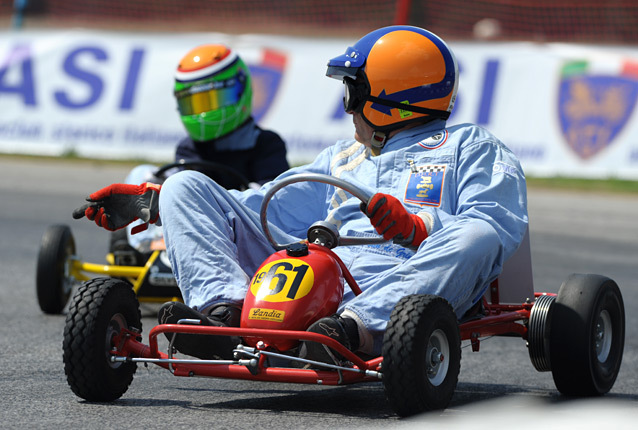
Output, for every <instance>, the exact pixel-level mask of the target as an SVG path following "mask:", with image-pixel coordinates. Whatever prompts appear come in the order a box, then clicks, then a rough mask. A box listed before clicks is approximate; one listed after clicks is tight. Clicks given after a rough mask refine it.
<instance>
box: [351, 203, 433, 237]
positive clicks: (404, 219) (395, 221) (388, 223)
mask: <svg viewBox="0 0 638 430" xmlns="http://www.w3.org/2000/svg"><path fill="white" fill-rule="evenodd" d="M361 210H362V211H363V213H365V214H366V215H367V216H368V218H370V223H371V224H372V226H373V227H374V229H375V230H376V231H377V233H379V234H380V235H383V238H384V239H386V240H392V241H393V242H394V243H397V244H399V245H403V246H406V247H410V248H418V246H419V245H420V244H421V242H423V241H424V240H425V238H426V237H428V230H427V228H426V227H425V222H423V220H422V219H421V217H419V216H418V215H414V214H411V213H409V212H408V211H407V209H406V208H405V207H404V206H403V205H402V204H401V202H400V201H399V200H398V199H397V198H396V197H393V196H391V195H389V194H383V193H377V194H375V195H373V196H372V197H371V198H370V201H368V204H367V206H366V205H364V204H363V203H362V204H361Z"/></svg>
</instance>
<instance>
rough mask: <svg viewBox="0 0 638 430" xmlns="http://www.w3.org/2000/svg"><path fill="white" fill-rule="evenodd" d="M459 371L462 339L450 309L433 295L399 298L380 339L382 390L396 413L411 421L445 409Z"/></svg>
mask: <svg viewBox="0 0 638 430" xmlns="http://www.w3.org/2000/svg"><path fill="white" fill-rule="evenodd" d="M440 354H443V356H440ZM426 357H429V358H427V359H426ZM441 359H442V360H441ZM460 369H461V335H460V333H459V326H458V322H457V318H456V315H455V314H454V311H453V310H452V307H451V306H450V304H449V303H448V302H447V301H446V300H445V299H443V298H442V297H437V296H431V295H411V296H406V297H403V298H402V299H401V300H400V301H399V302H398V303H397V305H396V306H395V307H394V310H393V311H392V314H391V316H390V321H389V322H388V327H387V329H386V332H385V335H384V338H383V363H382V372H383V385H384V387H385V393H386V397H387V398H388V401H389V402H390V404H391V405H392V408H393V409H394V411H395V412H396V413H397V414H398V415H399V416H409V415H414V414H418V413H421V412H425V411H429V410H436V409H444V408H446V407H447V406H448V405H449V404H450V400H451V399H452V396H453V395H454V390H455V389H456V384H457V382H458V377H459V371H460Z"/></svg>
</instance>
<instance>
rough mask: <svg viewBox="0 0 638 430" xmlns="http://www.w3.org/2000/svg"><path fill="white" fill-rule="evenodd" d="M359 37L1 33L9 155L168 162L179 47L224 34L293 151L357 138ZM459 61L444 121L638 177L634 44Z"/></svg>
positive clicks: (1, 119)
mask: <svg viewBox="0 0 638 430" xmlns="http://www.w3.org/2000/svg"><path fill="white" fill-rule="evenodd" d="M354 42H356V40H344V39H330V38H316V39H310V38H293V37H280V36H265V35H241V36H233V35H228V34H217V33H187V34H168V33H121V32H118V33H115V32H114V33H111V32H98V31H90V30H82V29H75V30H69V31H5V32H0V152H4V153H24V154H43V155H60V154H65V153H74V154H78V155H81V156H88V157H100V158H114V159H117V158H144V159H148V160H157V161H171V160H172V158H173V152H174V148H175V145H176V144H177V142H178V141H179V140H180V139H181V138H182V137H184V136H185V131H184V128H183V126H182V124H181V122H180V119H179V115H178V113H177V109H176V103H175V100H174V97H173V82H174V72H175V69H176V67H177V63H178V62H179V60H180V58H181V57H182V56H183V55H184V54H185V53H186V52H188V51H189V50H190V49H192V48H194V47H195V46H198V45H201V44H206V43H225V44H228V45H229V46H231V47H232V48H234V49H236V50H237V52H238V53H239V54H240V55H241V56H242V57H243V58H244V60H245V62H246V63H247V65H248V66H249V68H250V70H251V73H252V76H253V86H254V98H253V115H254V117H255V119H256V120H257V121H258V123H259V124H260V125H261V126H262V127H263V128H268V129H272V130H274V131H276V132H278V133H279V134H280V135H281V136H282V137H283V138H284V140H285V141H286V143H287V146H288V154H289V161H290V162H291V163H292V164H301V163H304V162H308V161H311V160H312V159H313V158H314V157H315V156H316V155H317V154H318V153H319V152H320V151H321V150H322V149H323V148H325V147H327V146H329V145H331V144H332V143H334V142H336V141H337V140H340V139H349V138H352V136H353V126H352V119H351V117H350V115H347V114H346V113H345V112H344V111H343V108H342V97H343V85H342V84H341V83H340V82H339V81H336V80H334V79H330V78H327V77H326V76H325V72H326V62H327V60H328V59H330V58H332V57H335V56H337V55H340V54H342V53H343V52H345V50H346V48H347V47H348V46H349V45H352V44H353V43H354ZM450 47H451V48H452V49H453V50H454V52H455V53H456V56H457V59H458V62H459V66H460V85H459V95H458V102H457V105H456V107H455V111H454V112H453V114H452V116H451V118H450V120H449V121H448V124H449V125H454V124H459V123H464V122H471V123H475V124H478V125H481V126H483V127H486V128H487V129H489V130H490V131H492V132H493V133H494V134H495V135H496V136H497V137H499V138H500V139H501V140H502V141H503V142H504V143H505V144H506V145H507V146H509V147H510V148H511V149H512V150H513V151H514V152H515V153H516V154H517V155H518V157H519V158H520V160H521V162H522V164H523V167H524V169H525V171H526V173H528V174H530V175H534V176H572V177H617V178H627V179H638V121H637V120H636V115H638V114H637V113H636V109H635V105H636V100H637V98H638V48H632V47H610V46H584V45H566V44H536V43H531V42H530V43H525V42H517V43H471V42H464V43H461V42H456V43H455V42H451V43H450Z"/></svg>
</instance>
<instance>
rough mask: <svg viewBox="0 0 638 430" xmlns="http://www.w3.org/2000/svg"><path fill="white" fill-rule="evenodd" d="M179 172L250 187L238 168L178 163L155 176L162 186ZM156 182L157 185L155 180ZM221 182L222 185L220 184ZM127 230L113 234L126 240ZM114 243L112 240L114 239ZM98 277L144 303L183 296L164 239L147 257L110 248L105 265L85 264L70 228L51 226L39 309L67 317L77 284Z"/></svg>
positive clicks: (40, 266) (41, 266) (41, 265)
mask: <svg viewBox="0 0 638 430" xmlns="http://www.w3.org/2000/svg"><path fill="white" fill-rule="evenodd" d="M176 169H194V170H199V171H201V172H203V173H205V174H207V175H208V176H211V177H212V178H213V179H215V180H219V178H220V177H225V178H231V181H232V182H234V183H237V184H240V186H239V189H246V188H248V186H249V182H248V180H247V179H246V178H245V177H244V176H243V175H242V174H241V173H239V172H237V171H236V170H235V169H233V168H231V167H229V166H226V165H222V164H219V163H214V162H208V161H206V162H203V161H191V162H186V161H179V162H176V163H171V164H167V165H164V166H162V167H160V168H159V169H158V170H157V171H155V172H154V176H155V177H156V179H157V182H158V183H161V182H163V181H164V180H165V179H166V177H167V176H168V175H169V174H170V173H171V172H174V171H175V170H176ZM152 182H153V181H152ZM220 183H222V182H220ZM125 233H126V232H125V231H124V230H119V231H117V232H115V233H114V235H117V236H119V238H120V239H122V238H126V235H125ZM111 242H112V243H113V239H112V240H111ZM98 277H111V278H118V279H122V280H125V281H127V282H128V283H130V284H131V285H132V286H133V291H134V292H135V294H136V295H137V299H138V300H139V302H140V303H164V302H167V301H173V300H181V293H180V291H179V288H177V282H176V281H175V278H174V276H173V273H172V271H171V267H170V263H169V261H168V257H167V255H166V246H165V245H164V241H163V239H160V240H157V241H155V242H154V243H152V244H151V247H150V251H149V252H146V253H144V254H142V253H139V252H138V251H136V250H134V249H132V248H130V247H129V249H113V247H112V246H111V249H110V250H109V253H108V254H107V255H106V264H100V263H91V262H87V261H82V260H81V259H80V257H79V256H78V254H77V252H76V247H75V240H74V238H73V234H72V232H71V228H70V227H69V226H68V225H64V224H56V225H51V226H49V227H48V228H47V229H46V231H45V232H44V235H43V236H42V242H41V244H40V251H39V254H38V262H37V269H36V294H37V298H38V304H39V305H40V309H41V310H42V311H43V312H45V313H47V314H59V313H62V311H63V310H64V308H65V306H66V305H67V302H68V301H69V298H70V297H71V294H72V291H73V288H74V286H76V285H79V284H81V283H82V282H84V281H88V280H90V279H93V278H98Z"/></svg>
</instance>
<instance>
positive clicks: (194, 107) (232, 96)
mask: <svg viewBox="0 0 638 430" xmlns="http://www.w3.org/2000/svg"><path fill="white" fill-rule="evenodd" d="M242 77H243V76H242V75H238V76H235V77H232V78H230V79H226V80H223V81H212V82H207V83H204V84H197V85H193V86H192V87H190V88H187V89H185V90H181V91H176V92H175V98H176V99H177V108H178V110H179V113H180V115H197V114H200V113H203V112H210V111H213V110H217V109H219V108H222V107H224V106H230V105H234V104H237V103H238V102H239V100H240V99H241V96H242V94H243V93H244V87H245V85H244V82H245V79H242Z"/></svg>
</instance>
